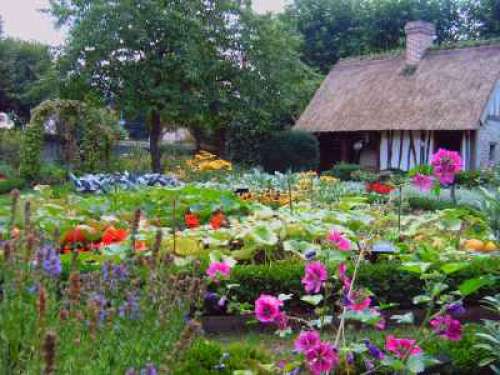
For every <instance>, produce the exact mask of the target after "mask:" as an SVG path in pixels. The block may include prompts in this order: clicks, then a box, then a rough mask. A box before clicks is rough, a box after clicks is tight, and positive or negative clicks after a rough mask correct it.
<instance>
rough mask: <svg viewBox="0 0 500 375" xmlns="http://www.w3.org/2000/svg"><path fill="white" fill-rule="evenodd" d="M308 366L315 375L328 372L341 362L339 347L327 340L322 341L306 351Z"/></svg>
mask: <svg viewBox="0 0 500 375" xmlns="http://www.w3.org/2000/svg"><path fill="white" fill-rule="evenodd" d="M306 363H307V367H308V368H309V370H310V371H311V373H312V374H313V375H321V374H328V373H329V372H330V371H331V370H332V369H333V368H334V367H336V366H337V365H338V363H339V357H338V355H337V349H335V347H334V346H333V345H331V344H330V343H327V342H320V343H319V344H318V345H316V346H314V347H313V348H312V349H309V350H308V351H307V352H306Z"/></svg>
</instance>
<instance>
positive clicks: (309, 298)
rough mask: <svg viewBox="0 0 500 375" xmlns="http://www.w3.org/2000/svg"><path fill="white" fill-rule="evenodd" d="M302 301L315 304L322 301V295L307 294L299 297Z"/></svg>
mask: <svg viewBox="0 0 500 375" xmlns="http://www.w3.org/2000/svg"><path fill="white" fill-rule="evenodd" d="M300 299H301V300H302V301H304V302H306V303H309V304H310V305H313V306H317V305H318V304H319V303H320V302H321V301H323V296H322V295H321V294H315V295H313V296H312V295H307V296H303V297H301V298H300Z"/></svg>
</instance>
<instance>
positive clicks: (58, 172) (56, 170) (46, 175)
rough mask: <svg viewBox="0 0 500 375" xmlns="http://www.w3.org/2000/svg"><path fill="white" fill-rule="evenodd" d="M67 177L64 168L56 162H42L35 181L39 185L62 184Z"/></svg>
mask: <svg viewBox="0 0 500 375" xmlns="http://www.w3.org/2000/svg"><path fill="white" fill-rule="evenodd" d="M67 179H68V174H67V172H66V169H65V168H63V167H62V166H60V165H57V164H43V165H42V167H41V168H40V174H39V177H38V180H37V182H38V183H39V184H41V185H62V184H64V183H65V182H66V181H67Z"/></svg>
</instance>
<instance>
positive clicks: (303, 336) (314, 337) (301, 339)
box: [294, 330, 321, 353]
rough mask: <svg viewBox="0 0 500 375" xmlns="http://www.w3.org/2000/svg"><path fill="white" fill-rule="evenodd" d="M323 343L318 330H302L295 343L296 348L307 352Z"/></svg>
mask: <svg viewBox="0 0 500 375" xmlns="http://www.w3.org/2000/svg"><path fill="white" fill-rule="evenodd" d="M320 343H321V339H320V337H319V333H318V331H315V330H311V331H302V332H300V335H299V336H298V337H297V339H296V340H295V343H294V347H295V350H296V351H297V352H299V353H306V352H307V351H308V350H310V349H312V348H314V347H315V346H316V345H319V344H320Z"/></svg>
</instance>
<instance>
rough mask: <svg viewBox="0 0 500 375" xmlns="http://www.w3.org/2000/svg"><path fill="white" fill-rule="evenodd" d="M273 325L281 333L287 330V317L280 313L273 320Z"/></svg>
mask: <svg viewBox="0 0 500 375" xmlns="http://www.w3.org/2000/svg"><path fill="white" fill-rule="evenodd" d="M274 323H275V324H276V325H277V326H278V329H280V330H282V331H283V330H285V329H287V328H288V316H287V315H286V314H285V313H284V312H282V311H281V312H280V313H279V314H278V316H277V317H276V318H275V319H274Z"/></svg>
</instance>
